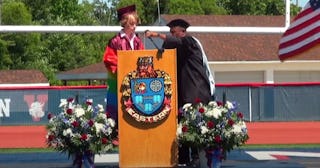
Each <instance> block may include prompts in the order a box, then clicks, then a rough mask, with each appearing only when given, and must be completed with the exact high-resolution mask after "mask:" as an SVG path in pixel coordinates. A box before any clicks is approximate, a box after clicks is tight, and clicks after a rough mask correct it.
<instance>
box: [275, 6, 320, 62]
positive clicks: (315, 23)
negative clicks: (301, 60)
mask: <svg viewBox="0 0 320 168" xmlns="http://www.w3.org/2000/svg"><path fill="white" fill-rule="evenodd" d="M319 8H320V0H309V2H308V3H307V4H306V6H305V7H304V8H303V10H302V11H301V12H300V13H299V14H298V15H297V16H296V17H295V18H294V20H293V21H292V23H291V24H290V26H289V28H288V29H287V30H286V31H285V33H284V34H283V35H282V37H281V39H280V44H279V53H278V55H279V59H280V60H282V61H283V60H285V59H287V58H289V57H293V56H296V55H298V54H300V53H302V52H304V51H306V50H308V49H310V48H312V47H314V46H315V45H316V44H318V43H319V42H320V10H319Z"/></svg>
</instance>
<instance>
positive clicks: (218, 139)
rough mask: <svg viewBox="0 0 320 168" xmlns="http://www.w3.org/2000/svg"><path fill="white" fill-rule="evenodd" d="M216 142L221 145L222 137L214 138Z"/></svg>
mask: <svg viewBox="0 0 320 168" xmlns="http://www.w3.org/2000/svg"><path fill="white" fill-rule="evenodd" d="M214 140H215V141H216V142H217V143H220V142H221V141H222V140H221V136H220V135H216V136H215V137H214Z"/></svg>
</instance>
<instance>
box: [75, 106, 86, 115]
mask: <svg viewBox="0 0 320 168" xmlns="http://www.w3.org/2000/svg"><path fill="white" fill-rule="evenodd" d="M74 112H75V114H76V116H77V117H81V116H83V115H84V113H85V111H84V109H83V108H82V107H76V108H75V109H74Z"/></svg>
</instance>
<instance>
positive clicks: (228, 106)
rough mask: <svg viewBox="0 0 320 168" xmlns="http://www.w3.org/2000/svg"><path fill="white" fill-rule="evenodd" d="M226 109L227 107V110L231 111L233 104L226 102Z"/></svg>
mask: <svg viewBox="0 0 320 168" xmlns="http://www.w3.org/2000/svg"><path fill="white" fill-rule="evenodd" d="M226 107H227V108H228V109H233V108H234V107H233V104H232V103H231V102H229V101H227V102H226Z"/></svg>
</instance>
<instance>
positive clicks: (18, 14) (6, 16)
mask: <svg viewBox="0 0 320 168" xmlns="http://www.w3.org/2000/svg"><path fill="white" fill-rule="evenodd" d="M1 12H2V13H1V15H2V17H1V19H2V20H1V22H2V24H5V25H30V24H31V23H32V15H31V13H30V12H29V11H28V9H27V7H26V6H25V5H24V4H23V3H21V2H11V3H3V7H2V11H1Z"/></svg>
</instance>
